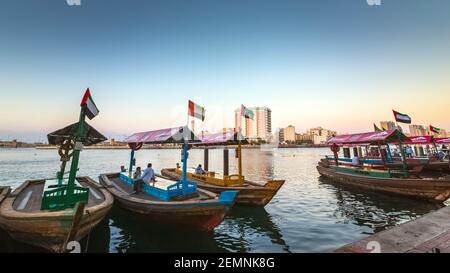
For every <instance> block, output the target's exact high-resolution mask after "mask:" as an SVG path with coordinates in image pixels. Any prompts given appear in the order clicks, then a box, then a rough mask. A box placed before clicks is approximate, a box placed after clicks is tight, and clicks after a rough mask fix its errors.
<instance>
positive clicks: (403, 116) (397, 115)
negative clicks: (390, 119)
mask: <svg viewBox="0 0 450 273" xmlns="http://www.w3.org/2000/svg"><path fill="white" fill-rule="evenodd" d="M392 112H393V113H394V117H395V121H397V122H401V123H411V117H410V116H408V115H407V114H402V113H400V112H397V111H395V110H392Z"/></svg>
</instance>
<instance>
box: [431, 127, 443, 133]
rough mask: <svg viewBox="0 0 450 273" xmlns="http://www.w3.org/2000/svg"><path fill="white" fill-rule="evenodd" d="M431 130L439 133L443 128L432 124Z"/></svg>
mask: <svg viewBox="0 0 450 273" xmlns="http://www.w3.org/2000/svg"><path fill="white" fill-rule="evenodd" d="M430 131H431V132H433V133H436V134H439V133H440V132H441V128H437V127H434V126H432V125H430Z"/></svg>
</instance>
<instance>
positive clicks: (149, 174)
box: [141, 163, 156, 185]
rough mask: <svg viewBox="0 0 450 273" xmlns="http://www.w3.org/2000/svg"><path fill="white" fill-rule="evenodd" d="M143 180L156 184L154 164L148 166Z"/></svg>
mask: <svg viewBox="0 0 450 273" xmlns="http://www.w3.org/2000/svg"><path fill="white" fill-rule="evenodd" d="M141 179H142V180H143V181H144V183H150V181H152V182H153V185H154V184H155V182H156V178H155V171H154V170H153V168H152V163H148V164H147V169H145V170H144V173H143V174H142V178H141Z"/></svg>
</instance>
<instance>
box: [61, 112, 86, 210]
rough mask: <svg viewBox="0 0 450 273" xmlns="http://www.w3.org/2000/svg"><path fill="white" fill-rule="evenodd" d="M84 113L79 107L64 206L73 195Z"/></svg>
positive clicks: (81, 143) (81, 144)
mask: <svg viewBox="0 0 450 273" xmlns="http://www.w3.org/2000/svg"><path fill="white" fill-rule="evenodd" d="M85 118H86V114H85V112H84V110H83V108H81V111H80V120H79V122H78V128H77V132H76V134H75V148H74V151H73V157H72V164H71V167H70V174H69V181H68V182H67V196H66V206H68V205H69V202H70V200H71V196H72V195H73V192H74V189H75V178H76V175H77V168H78V161H79V158H80V151H81V149H82V146H83V142H82V141H83V134H84V122H85Z"/></svg>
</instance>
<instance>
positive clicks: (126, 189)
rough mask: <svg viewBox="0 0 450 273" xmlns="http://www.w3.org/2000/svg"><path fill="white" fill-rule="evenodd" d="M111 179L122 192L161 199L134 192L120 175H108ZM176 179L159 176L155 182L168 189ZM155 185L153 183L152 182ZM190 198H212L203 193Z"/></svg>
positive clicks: (136, 196) (147, 198) (160, 187)
mask: <svg viewBox="0 0 450 273" xmlns="http://www.w3.org/2000/svg"><path fill="white" fill-rule="evenodd" d="M108 178H109V180H110V181H111V184H112V185H113V186H114V188H116V189H117V190H118V191H120V192H121V193H124V194H127V195H130V196H133V197H135V198H139V199H144V200H149V201H161V200H160V199H158V198H156V197H153V196H151V195H149V194H147V193H145V192H140V193H138V194H136V193H134V189H133V187H132V186H130V185H128V184H127V183H125V182H124V181H123V180H122V179H120V177H118V176H117V177H108ZM173 184H174V181H172V180H168V179H165V178H161V177H157V179H156V182H155V187H157V188H159V189H164V190H165V189H167V186H169V185H173ZM152 185H153V183H152ZM189 197H190V198H189V200H206V199H210V197H208V196H206V195H203V194H202V193H199V194H197V195H195V196H189Z"/></svg>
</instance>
